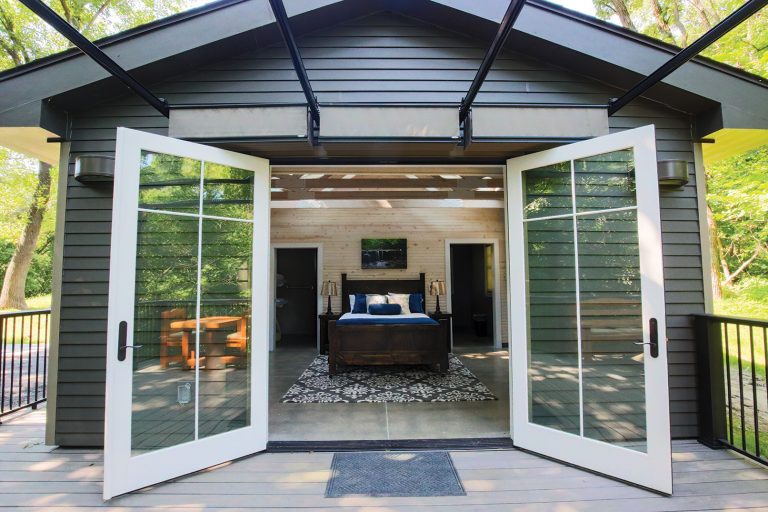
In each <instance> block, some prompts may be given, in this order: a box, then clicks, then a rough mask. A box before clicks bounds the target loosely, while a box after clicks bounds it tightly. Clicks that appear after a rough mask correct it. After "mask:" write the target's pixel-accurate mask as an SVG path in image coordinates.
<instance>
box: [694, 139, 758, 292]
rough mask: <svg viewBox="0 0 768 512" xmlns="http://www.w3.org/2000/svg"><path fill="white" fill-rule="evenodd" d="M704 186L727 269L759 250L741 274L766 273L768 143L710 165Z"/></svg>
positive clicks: (733, 267) (734, 268)
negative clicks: (705, 185)
mask: <svg viewBox="0 0 768 512" xmlns="http://www.w3.org/2000/svg"><path fill="white" fill-rule="evenodd" d="M707 186H708V194H707V202H708V203H709V205H710V208H711V209H712V213H713V215H714V218H715V221H716V222H717V233H718V237H719V238H720V244H721V247H722V251H721V252H722V257H723V258H724V259H725V260H726V264H727V266H728V267H729V269H730V270H731V271H735V270H736V269H737V268H738V267H739V266H740V265H741V264H742V263H743V262H745V261H747V260H748V259H749V258H750V257H751V256H752V255H754V254H755V253H759V255H758V256H757V258H756V259H755V260H754V261H753V263H752V264H751V265H750V266H749V267H748V268H747V269H746V270H745V274H746V275H752V276H765V277H768V146H763V147H762V148H759V149H757V150H754V151H750V152H748V153H744V154H741V155H737V156H734V157H732V158H729V159H726V160H722V161H720V162H717V163H715V164H712V165H710V166H709V168H708V169H707Z"/></svg>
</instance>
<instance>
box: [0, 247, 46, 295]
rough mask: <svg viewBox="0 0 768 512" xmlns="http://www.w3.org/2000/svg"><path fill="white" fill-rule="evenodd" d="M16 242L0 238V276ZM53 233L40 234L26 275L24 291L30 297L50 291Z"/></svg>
mask: <svg viewBox="0 0 768 512" xmlns="http://www.w3.org/2000/svg"><path fill="white" fill-rule="evenodd" d="M15 248H16V243H15V242H12V241H11V240H7V239H0V276H2V275H5V269H6V268H7V267H8V263H9V262H10V260H11V256H13V252H14V249H15ZM52 260H53V233H52V232H48V233H47V234H45V235H41V237H40V240H39V241H38V247H37V250H36V251H35V255H34V256H33V257H32V265H31V266H30V267H29V274H28V275H27V286H26V293H27V295H28V296H30V297H34V296H37V295H46V294H49V293H51V280H52V278H53V266H52Z"/></svg>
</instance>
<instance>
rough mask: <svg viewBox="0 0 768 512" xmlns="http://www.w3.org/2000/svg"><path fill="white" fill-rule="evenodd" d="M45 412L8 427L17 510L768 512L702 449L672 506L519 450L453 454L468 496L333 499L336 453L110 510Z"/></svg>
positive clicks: (764, 501)
mask: <svg viewBox="0 0 768 512" xmlns="http://www.w3.org/2000/svg"><path fill="white" fill-rule="evenodd" d="M44 421H45V412H44V411H42V410H40V411H34V412H29V413H25V414H23V415H20V416H18V417H16V418H13V419H11V420H9V421H7V422H5V423H4V424H3V425H0V507H5V508H7V509H12V510H39V511H43V510H45V511H65V510H67V511H69V510H83V509H87V508H92V507H102V508H104V509H106V510H115V511H117V510H120V511H122V510H125V511H128V510H131V511H136V510H163V511H175V510H178V511H181V510H183V511H199V510H220V509H229V510H232V509H239V510H285V509H305V510H317V509H323V510H325V509H334V508H338V509H344V510H365V511H377V512H379V511H405V510H440V511H443V510H447V511H457V512H458V511H461V512H465V511H469V510H491V511H509V510H523V511H564V512H570V511H586V510H588V511H622V512H632V511H642V512H650V511H662V510H664V511H667V510H669V511H672V510H674V511H684V510H766V511H768V470H766V469H764V468H762V467H759V466H757V465H755V464H753V463H751V462H749V461H746V460H744V459H742V458H740V457H738V456H736V455H734V454H732V453H729V452H727V451H724V450H718V451H715V450H710V449H708V448H706V447H704V446H702V445H699V444H697V443H695V442H693V441H676V442H675V443H674V451H675V453H674V463H673V471H674V476H675V494H674V496H673V497H671V498H666V497H661V496H658V495H655V494H653V493H650V492H647V491H644V490H641V489H637V488H634V487H631V486H628V485H624V484H621V483H619V482H615V481H613V480H610V479H607V478H602V477H599V476H596V475H592V474H590V473H586V472H583V471H580V470H577V469H574V468H570V467H567V466H564V465H561V464H558V463H556V462H552V461H549V460H545V459H542V458H539V457H535V456H533V455H530V454H527V453H523V452H520V451H516V450H491V451H454V452H452V453H451V456H452V457H453V460H454V462H455V465H456V467H457V470H458V472H459V476H460V477H461V479H462V481H463V484H464V487H465V488H466V490H467V496H461V497H443V498H366V497H347V498H324V497H323V494H324V491H325V486H326V483H327V480H328V477H329V467H330V462H331V457H332V454H330V453H300V454H262V455H256V456H253V457H249V458H245V459H241V460H239V461H237V462H234V463H229V464H223V465H221V466H219V467H217V468H214V469H210V470H207V471H203V472H199V473H196V474H193V475H188V476H186V477H183V478H180V479H178V480H176V481H173V482H170V483H165V484H162V485H158V486H156V487H154V488H149V489H146V490H144V491H141V492H136V493H133V494H129V495H126V496H122V497H120V498H116V499H114V500H112V501H111V502H109V503H104V502H103V501H102V500H101V479H102V453H101V451H99V450H64V449H53V448H52V447H47V446H45V445H44V444H43V430H44Z"/></svg>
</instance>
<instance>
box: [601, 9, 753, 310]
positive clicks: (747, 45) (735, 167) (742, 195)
mask: <svg viewBox="0 0 768 512" xmlns="http://www.w3.org/2000/svg"><path fill="white" fill-rule="evenodd" d="M593 1H594V4H595V8H596V11H597V15H598V17H600V18H603V19H611V18H616V19H618V21H619V23H621V25H622V26H623V27H624V28H628V29H630V30H634V31H637V32H641V33H643V34H646V35H649V36H652V37H656V38H658V39H661V40H663V41H666V42H668V43H671V44H675V45H677V46H680V47H684V46H686V45H688V44H690V43H692V42H693V41H694V40H695V39H696V38H698V37H699V36H701V35H702V34H703V33H704V32H706V31H707V30H709V29H711V28H712V27H713V26H714V25H716V24H717V23H718V22H720V21H721V20H722V19H723V18H725V17H726V16H728V15H729V14H730V13H731V12H733V11H734V10H736V9H737V8H738V7H739V6H740V5H741V4H742V2H743V0H687V1H684V2H683V1H681V0H593ZM703 54H704V55H705V56H707V57H710V58H712V59H714V60H717V61H720V62H725V63H727V64H730V65H732V66H735V67H738V68H741V69H744V70H745V71H749V72H751V73H755V74H757V75H761V76H763V77H768V12H766V10H765V9H764V10H762V11H760V12H758V13H757V14H755V15H754V16H752V17H751V18H749V19H748V20H746V21H745V22H743V23H742V24H741V25H739V26H738V27H736V28H735V29H734V30H732V31H731V32H729V33H728V34H726V35H725V36H724V37H722V38H721V39H720V40H718V41H717V42H715V43H714V44H712V45H711V46H710V47H709V48H707V49H706V50H705V51H704V52H703ZM707 184H708V188H709V191H708V195H707V200H708V203H709V205H708V208H707V210H708V211H707V213H708V215H707V217H708V219H707V220H708V224H709V225H708V229H709V232H710V239H711V241H712V247H711V251H712V255H713V261H712V269H711V272H712V276H713V282H714V284H715V290H714V292H715V295H716V296H718V297H719V296H720V293H721V289H720V286H721V284H722V285H723V286H731V285H733V284H734V283H735V282H736V281H737V280H738V279H740V278H741V277H743V276H744V275H746V274H747V273H748V272H753V273H754V274H756V275H758V274H759V275H763V276H768V147H763V148H760V149H758V150H755V151H751V152H749V153H746V154H744V155H739V156H736V157H733V158H730V159H728V160H725V161H722V162H717V163H716V164H712V165H709V163H708V165H707Z"/></svg>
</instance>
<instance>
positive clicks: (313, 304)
mask: <svg viewBox="0 0 768 512" xmlns="http://www.w3.org/2000/svg"><path fill="white" fill-rule="evenodd" d="M275 251H276V253H275V260H276V261H275V263H276V265H275V268H276V270H275V271H276V272H277V276H276V279H275V299H276V302H275V316H276V320H277V321H276V322H275V328H276V330H277V332H276V334H275V347H276V348H278V349H279V348H288V347H315V346H317V314H318V313H317V293H318V291H317V249H276V250H275Z"/></svg>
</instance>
